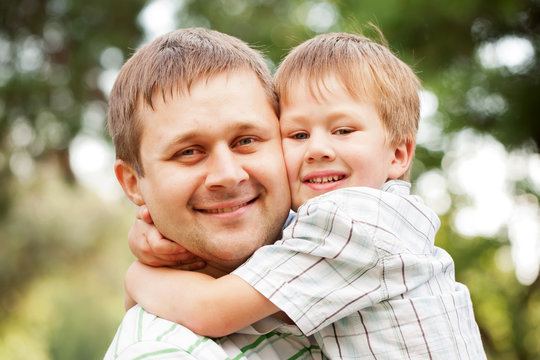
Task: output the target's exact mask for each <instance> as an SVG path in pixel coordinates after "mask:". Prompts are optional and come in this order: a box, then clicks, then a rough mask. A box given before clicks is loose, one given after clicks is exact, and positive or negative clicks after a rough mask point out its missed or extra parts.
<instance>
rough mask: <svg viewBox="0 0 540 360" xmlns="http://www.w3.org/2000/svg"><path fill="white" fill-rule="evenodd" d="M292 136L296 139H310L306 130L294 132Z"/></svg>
mask: <svg viewBox="0 0 540 360" xmlns="http://www.w3.org/2000/svg"><path fill="white" fill-rule="evenodd" d="M291 137H292V138H293V139H296V140H305V139H309V135H308V134H307V133H305V132H299V133H295V134H292V135H291Z"/></svg>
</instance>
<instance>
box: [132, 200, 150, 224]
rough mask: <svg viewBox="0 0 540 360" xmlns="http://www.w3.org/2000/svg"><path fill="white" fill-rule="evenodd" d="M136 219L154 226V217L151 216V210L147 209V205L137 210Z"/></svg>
mask: <svg viewBox="0 0 540 360" xmlns="http://www.w3.org/2000/svg"><path fill="white" fill-rule="evenodd" d="M136 218H137V219H140V220H142V221H144V222H145V223H147V224H153V223H154V221H153V220H152V216H151V215H150V210H148V208H147V207H146V205H141V206H139V208H138V209H137V214H136Z"/></svg>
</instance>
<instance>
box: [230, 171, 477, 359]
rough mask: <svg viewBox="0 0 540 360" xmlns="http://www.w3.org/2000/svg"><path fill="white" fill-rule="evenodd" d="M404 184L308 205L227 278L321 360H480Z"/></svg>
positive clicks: (465, 297)
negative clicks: (252, 294)
mask: <svg viewBox="0 0 540 360" xmlns="http://www.w3.org/2000/svg"><path fill="white" fill-rule="evenodd" d="M409 191H410V184H409V183H407V182H404V181H389V182H387V183H386V184H384V186H383V188H382V190H377V189H371V188H360V187H358V188H346V189H340V190H336V191H332V192H329V193H327V194H324V195H322V196H318V197H316V198H313V199H310V200H309V201H308V202H306V203H305V204H304V205H303V206H301V207H300V208H299V210H298V215H297V218H296V220H295V221H293V222H292V224H291V225H289V226H288V227H287V228H286V229H285V230H284V233H283V239H282V240H280V241H277V242H276V243H275V244H274V245H269V246H265V247H262V248H261V249H259V250H257V251H256V252H255V253H254V255H253V256H252V257H251V258H250V259H249V260H248V261H247V262H246V263H245V264H244V265H242V266H241V267H239V268H238V269H237V270H235V271H234V272H233V273H234V274H236V275H238V276H240V277H241V278H243V279H244V280H246V281H247V282H248V283H250V284H251V285H252V286H253V287H254V288H255V289H257V290H258V291H259V292H261V293H262V294H263V295H265V296H266V297H267V298H268V299H270V300H271V301H272V302H273V303H274V304H275V305H276V306H278V307H279V308H280V309H281V310H283V311H284V312H285V313H287V315H289V317H290V318H291V319H292V320H293V321H294V322H295V323H296V325H297V326H298V327H299V328H300V329H301V330H302V332H303V333H304V334H306V335H312V334H313V335H314V337H315V338H316V340H317V342H318V343H319V345H320V346H321V348H322V350H323V353H324V354H325V355H326V356H328V357H329V358H331V359H445V360H446V359H474V360H477V359H486V356H485V353H484V350H483V346H482V342H481V339H480V334H479V330H478V326H477V324H476V322H475V319H474V314H473V309H472V303H471V299H470V295H469V292H468V289H467V287H466V286H464V285H463V284H460V283H457V282H456V281H455V279H454V263H453V260H452V258H451V257H450V255H449V254H448V253H447V252H445V251H444V250H442V249H440V248H438V247H436V246H434V238H435V234H436V232H437V230H438V228H439V225H440V221H439V219H438V217H437V216H436V214H435V213H434V212H433V211H432V210H430V209H429V208H428V207H426V206H425V205H424V204H423V203H422V202H421V200H420V199H419V198H417V197H415V196H412V195H410V194H409Z"/></svg>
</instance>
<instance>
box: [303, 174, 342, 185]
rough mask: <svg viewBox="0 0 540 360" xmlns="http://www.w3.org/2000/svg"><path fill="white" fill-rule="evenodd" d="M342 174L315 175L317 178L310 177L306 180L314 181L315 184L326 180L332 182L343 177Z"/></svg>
mask: <svg viewBox="0 0 540 360" xmlns="http://www.w3.org/2000/svg"><path fill="white" fill-rule="evenodd" d="M344 177H345V176H344V175H334V176H325V177H317V178H311V179H309V180H308V182H309V183H315V184H324V183H327V182H333V181H338V180H341V179H343V178H344Z"/></svg>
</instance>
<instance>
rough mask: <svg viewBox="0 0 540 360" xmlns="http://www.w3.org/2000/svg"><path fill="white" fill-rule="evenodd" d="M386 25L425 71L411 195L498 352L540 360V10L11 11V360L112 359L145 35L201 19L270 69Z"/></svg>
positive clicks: (4, 294)
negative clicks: (337, 38)
mask: <svg viewBox="0 0 540 360" xmlns="http://www.w3.org/2000/svg"><path fill="white" fill-rule="evenodd" d="M368 22H372V23H374V24H376V25H377V26H378V27H380V28H381V29H382V31H383V32H384V34H385V36H386V38H387V40H388V43H389V45H390V47H391V49H392V50H393V51H394V52H395V53H396V54H397V55H398V56H399V57H400V58H401V59H403V60H404V61H406V62H407V63H408V64H410V65H411V66H412V67H413V68H414V69H415V71H416V72H417V73H418V74H419V76H420V78H421V79H422V81H423V85H424V87H425V90H424V91H423V92H421V99H422V119H421V124H420V132H419V135H418V148H417V160H416V162H415V164H414V171H413V184H414V191H415V192H416V193H418V194H420V195H421V196H422V197H423V198H424V199H425V200H426V202H427V203H428V204H430V205H431V206H432V207H434V208H435V209H436V210H437V212H438V213H439V215H440V216H441V219H442V222H443V224H442V228H441V231H440V232H439V234H438V236H437V240H436V242H437V245H439V246H441V247H443V248H445V249H446V250H448V251H449V252H450V253H451V255H452V256H453V257H454V259H455V262H456V268H457V270H456V277H457V278H458V280H459V281H461V282H463V283H465V284H467V285H468V286H469V288H470V291H471V294H472V297H473V302H474V306H475V313H476V317H477V321H478V324H479V326H480V328H481V332H482V335H483V340H484V345H485V348H486V351H487V352H488V357H489V359H493V360H496V359H501V360H502V359H505V360H506V359H520V360H525V359H540V341H539V340H538V339H540V289H539V288H540V280H539V278H538V269H539V261H540V211H539V206H538V198H539V195H540V156H539V147H538V146H539V144H540V118H539V115H538V114H539V113H540V112H539V111H538V107H539V106H540V61H539V60H540V59H539V56H540V54H539V49H540V1H538V0H455V1H440V0H383V1H372V0H346V1H330V0H328V1H320V0H313V1H299V0H297V1H284V0H254V1H248V0H206V1H194V0H184V1H174V0H155V1H145V0H130V1H126V0H120V1H110V0H93V1H82V0H18V1H13V0H6V1H1V2H0V359H10V360H14V359H36V360H40V359H44V360H45V359H59V360H60V359H81V360H82V359H99V358H102V357H103V355H104V352H105V350H106V348H107V346H108V344H109V343H110V341H111V340H112V337H113V335H114V332H115V331H116V327H117V326H118V324H119V322H120V320H121V318H122V315H123V303H122V299H123V295H122V292H123V281H122V279H123V274H124V271H125V270H126V268H127V266H128V264H129V263H130V262H131V260H132V257H131V255H130V254H129V250H128V247H127V241H126V238H127V231H128V229H129V226H130V225H131V223H132V219H133V215H134V211H135V208H134V206H132V205H131V204H130V203H129V202H128V201H127V200H126V198H125V197H124V196H123V194H122V193H121V189H120V187H119V186H118V185H117V184H116V182H115V179H114V177H113V170H112V166H113V161H114V154H113V152H112V149H111V146H110V139H109V138H108V137H107V136H106V131H105V128H104V123H105V116H106V109H107V94H108V91H109V89H110V87H111V85H112V82H113V81H114V78H115V76H116V74H117V72H118V69H119V68H120V66H121V65H122V63H123V62H124V61H125V60H126V59H127V58H128V57H129V56H130V55H131V54H132V53H133V52H134V50H135V49H136V48H138V47H139V46H140V45H141V44H142V43H143V42H146V41H148V40H149V39H153V38H154V37H155V36H157V35H159V34H161V33H164V32H166V31H169V30H172V29H174V28H177V27H189V26H203V27H209V28H213V29H216V30H220V31H223V32H226V33H228V34H231V35H235V36H237V37H239V38H241V39H243V40H245V41H247V42H248V43H250V44H251V45H253V46H254V47H256V48H258V49H260V50H262V51H263V52H264V53H265V54H266V55H267V58H268V64H269V66H270V67H271V68H275V66H276V65H277V64H278V63H279V61H280V59H281V58H282V57H283V56H284V54H286V52H287V51H288V49H290V48H291V47H292V46H294V45H296V44H298V43H299V42H301V41H303V40H305V39H307V38H310V37H311V36H313V35H314V34H317V33H321V32H329V31H352V32H358V31H360V30H362V29H365V32H366V34H367V35H370V33H372V32H370V30H369V28H365V24H367V23H368Z"/></svg>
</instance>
